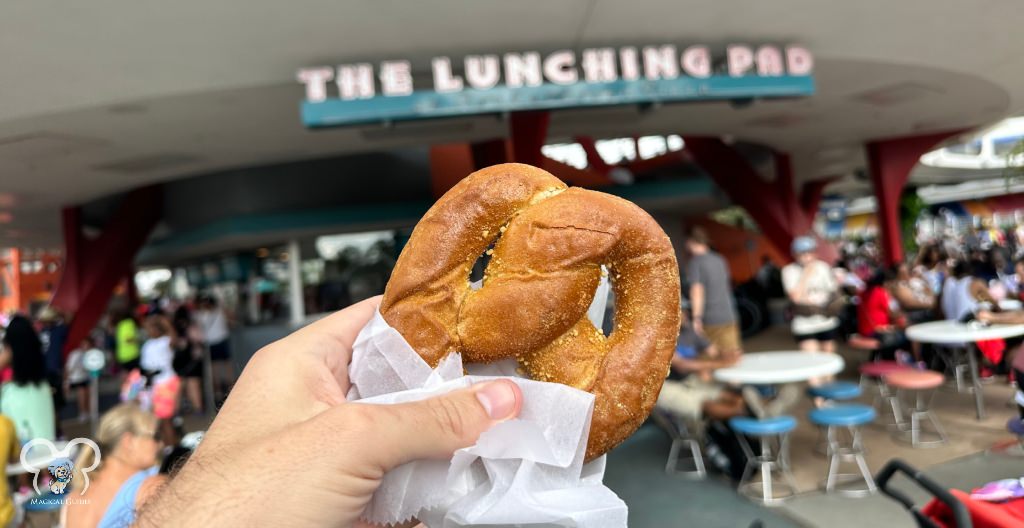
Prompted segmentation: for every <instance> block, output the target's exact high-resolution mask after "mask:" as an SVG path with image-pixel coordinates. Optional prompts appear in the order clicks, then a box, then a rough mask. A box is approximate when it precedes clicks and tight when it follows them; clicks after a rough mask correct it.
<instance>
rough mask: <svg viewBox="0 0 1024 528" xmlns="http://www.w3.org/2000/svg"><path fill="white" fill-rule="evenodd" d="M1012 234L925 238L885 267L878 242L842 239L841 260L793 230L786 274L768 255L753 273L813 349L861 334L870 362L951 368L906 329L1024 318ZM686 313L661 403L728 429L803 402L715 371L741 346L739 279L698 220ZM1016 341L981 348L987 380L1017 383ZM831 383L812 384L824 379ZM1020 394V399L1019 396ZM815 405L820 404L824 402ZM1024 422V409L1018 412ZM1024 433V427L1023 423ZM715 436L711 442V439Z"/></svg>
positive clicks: (690, 239)
mask: <svg viewBox="0 0 1024 528" xmlns="http://www.w3.org/2000/svg"><path fill="white" fill-rule="evenodd" d="M1016 234H1017V233H1016V231H1014V232H1013V233H1010V234H1005V233H1002V232H1000V231H998V230H993V229H979V230H972V231H969V232H967V233H964V234H962V235H960V236H945V237H943V238H942V239H941V240H937V241H931V242H926V243H924V244H923V245H922V246H921V247H920V249H919V250H918V251H916V252H915V253H914V254H913V255H911V257H910V258H908V259H906V260H904V261H902V262H898V263H896V264H894V265H887V264H886V263H885V262H884V261H883V259H882V257H881V255H880V252H879V251H878V250H877V247H876V246H874V245H873V244H871V243H866V244H845V245H843V246H841V253H840V255H839V258H838V259H837V260H836V261H835V263H833V264H830V263H828V262H826V261H825V260H822V259H821V258H819V256H818V254H819V246H818V242H817V240H816V239H815V238H813V237H809V236H802V237H797V238H796V239H795V240H794V241H793V243H792V246H791V256H792V262H791V263H789V264H787V265H786V266H784V267H782V268H781V269H778V268H777V267H775V265H774V264H773V263H771V262H770V261H767V260H766V263H765V265H764V266H763V267H762V269H761V270H760V271H759V272H758V274H757V276H756V277H755V280H757V281H759V282H763V283H764V284H762V287H763V289H764V290H765V291H770V290H771V289H772V287H771V284H770V283H771V282H772V280H773V278H774V280H776V281H778V282H779V283H780V284H779V286H780V287H779V288H778V289H779V290H781V292H782V293H783V294H784V296H785V299H786V301H787V302H786V310H785V311H786V318H787V319H788V321H789V328H790V331H791V333H792V336H793V340H794V342H795V344H796V345H797V348H799V349H800V350H802V351H805V352H807V353H833V352H835V351H836V346H837V343H838V342H842V341H845V340H847V339H851V338H854V337H861V338H867V339H868V341H869V342H871V343H876V346H875V347H874V350H873V351H872V353H871V357H870V358H867V359H870V360H875V359H888V360H895V361H898V362H900V363H904V364H906V365H907V366H911V367H914V368H918V369H935V370H940V371H941V370H944V369H946V367H947V365H945V363H944V362H945V361H948V360H949V358H948V356H943V355H942V354H940V353H938V352H939V351H937V350H935V349H933V348H931V347H928V346H924V347H922V346H920V345H918V344H917V343H912V342H910V341H909V340H908V339H907V337H906V335H905V333H904V330H905V329H906V328H907V327H908V326H910V325H913V324H917V323H922V322H927V321H933V320H953V321H960V322H968V321H972V320H977V321H979V322H980V323H981V324H986V323H1024V311H1021V310H1020V301H1022V300H1024V254H1022V251H1024V244H1022V243H1020V241H1018V237H1016V236H1015V235H1016ZM686 249H687V261H686V262H685V265H684V266H683V269H684V270H685V277H684V278H685V279H686V280H687V282H688V283H689V286H688V287H687V288H684V293H688V294H689V303H688V305H689V314H688V316H686V315H687V314H684V318H683V326H682V328H681V329H680V336H679V340H678V343H677V349H676V355H675V357H674V358H673V360H672V367H671V372H670V374H669V378H668V380H666V382H665V385H664V387H663V389H662V392H661V396H660V397H659V400H658V408H659V409H660V410H661V411H662V412H666V413H668V414H670V415H673V416H675V417H677V418H679V419H683V420H686V421H688V422H691V423H696V424H697V425H700V426H702V427H707V426H711V428H710V429H709V431H713V430H714V427H724V424H725V423H726V422H727V420H728V419H729V418H732V417H736V416H741V415H754V416H759V417H764V416H775V415H779V414H783V413H784V412H785V411H786V410H787V408H789V407H791V406H792V405H793V404H794V403H795V402H796V400H797V399H798V398H799V397H800V393H799V392H798V391H797V390H795V389H794V387H795V386H793V385H786V386H783V387H782V388H781V389H779V390H778V391H775V392H772V391H766V390H765V389H763V388H759V387H749V386H748V387H730V386H726V385H723V384H721V383H717V382H715V381H714V380H713V372H714V371H715V370H717V369H719V368H724V367H728V366H731V365H733V364H735V363H736V362H737V361H738V358H739V357H740V355H741V354H742V352H743V351H742V348H743V347H742V343H741V342H740V340H739V333H738V331H737V330H736V325H735V320H736V316H735V308H734V305H733V304H732V299H731V293H732V288H733V286H732V281H731V280H730V277H729V270H728V267H727V265H726V263H725V260H724V259H723V258H722V257H721V256H719V255H717V254H716V253H715V252H714V251H713V250H712V249H711V248H710V247H709V242H708V238H707V234H706V233H705V232H704V231H703V230H702V229H701V228H699V227H695V228H693V229H691V230H690V231H689V232H688V236H687V242H686ZM1019 345H1020V340H1019V339H1018V340H1013V339H1011V340H1007V341H1004V340H995V341H987V342H986V341H982V342H980V343H978V346H979V349H980V351H981V356H982V363H981V367H980V369H979V370H980V376H981V377H982V379H983V380H985V379H992V377H993V376H994V375H997V374H1006V375H1007V379H1008V380H1009V381H1010V382H1011V383H1013V382H1014V380H1016V379H1020V376H1022V375H1024V354H1015V353H1014V352H1016V349H1017V348H1018V347H1019ZM828 381H830V380H829V379H811V380H809V384H810V385H812V386H813V385H819V384H822V383H826V382H828ZM1021 399H1022V401H1024V398H1021ZM824 404H825V402H824V401H822V400H820V399H819V400H815V401H814V405H816V406H820V405H824ZM1021 417H1022V419H1024V407H1022V408H1021ZM1022 430H1024V425H1022ZM707 440H709V441H711V442H712V443H713V442H714V438H712V437H708V438H707Z"/></svg>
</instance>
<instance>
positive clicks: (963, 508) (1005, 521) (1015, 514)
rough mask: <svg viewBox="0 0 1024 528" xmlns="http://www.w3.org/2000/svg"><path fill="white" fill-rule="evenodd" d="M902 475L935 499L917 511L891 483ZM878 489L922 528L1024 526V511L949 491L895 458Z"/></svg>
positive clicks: (878, 478) (881, 476) (880, 478)
mask: <svg viewBox="0 0 1024 528" xmlns="http://www.w3.org/2000/svg"><path fill="white" fill-rule="evenodd" d="M896 473H903V474H904V475H906V477H907V478H908V479H910V481H911V482H914V483H915V484H917V485H918V486H919V487H921V488H922V489H924V490H925V491H927V492H928V493H929V494H931V496H932V497H933V498H932V500H931V501H930V502H929V503H928V504H926V505H925V506H924V507H923V508H920V509H918V508H917V507H916V506H914V501H912V500H911V499H910V498H909V497H907V496H906V495H905V494H903V493H902V492H900V491H899V490H897V489H895V488H893V487H892V485H891V483H890V480H891V479H892V477H893V475H895V474H896ZM875 481H876V482H877V484H878V489H879V490H881V491H882V493H884V494H885V495H887V496H889V497H890V498H892V499H894V500H895V501H896V502H899V503H900V504H901V505H902V506H903V507H904V508H906V510H907V511H909V512H910V513H911V515H913V516H914V519H915V520H916V521H917V524H918V526H920V527H921V528H1010V527H1017V526H1024V508H1022V507H1020V506H1016V505H1011V503H991V502H984V501H978V500H974V499H972V498H971V496H970V494H968V493H964V492H963V491H960V490H956V489H946V488H944V487H942V486H941V485H939V484H938V483H936V482H935V481H934V480H932V479H930V478H928V477H927V476H925V475H924V474H923V473H921V472H920V471H918V470H917V469H916V468H914V467H912V466H910V465H909V464H907V463H906V462H904V461H902V460H899V459H893V460H890V461H889V463H888V464H886V465H885V467H883V468H882V470H881V471H880V472H879V473H878V475H877V476H876V477H875Z"/></svg>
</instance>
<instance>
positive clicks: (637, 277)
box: [380, 163, 680, 461]
mask: <svg viewBox="0 0 1024 528" xmlns="http://www.w3.org/2000/svg"><path fill="white" fill-rule="evenodd" d="M495 239H497V242H496V244H495V246H494V248H493V252H492V255H491V261H490V263H489V264H488V266H487V269H486V270H485V272H484V281H483V287H482V288H480V289H479V290H472V289H470V286H469V280H468V278H469V274H470V270H471V269H472V267H473V265H474V263H475V262H476V261H477V259H478V258H479V257H480V255H481V254H482V253H484V251H486V250H487V248H488V247H489V246H490V244H491V243H492V242H494V241H495ZM601 265H604V266H605V267H606V268H607V269H608V270H609V271H608V273H609V275H610V278H611V283H612V288H613V291H614V292H615V299H616V300H615V304H616V307H615V326H614V329H613V331H612V333H611V334H610V335H609V336H607V337H605V336H604V334H603V333H602V332H601V331H600V330H599V329H597V328H595V327H594V326H593V324H591V322H590V320H589V319H588V318H587V308H588V307H589V306H590V303H591V300H592V299H593V296H594V290H595V289H596V288H597V286H598V283H599V282H600V280H601V273H602V271H601ZM679 298H680V286H679V268H678V264H677V263H676V258H675V252H674V251H673V249H672V243H671V241H670V240H669V238H668V236H667V235H666V234H665V232H664V231H663V230H662V229H661V227H660V226H659V225H658V224H657V222H655V221H654V219H653V218H651V217H650V215H648V214H647V213H646V212H645V211H643V210H642V209H640V208H639V207H637V206H636V205H634V204H633V203H631V202H629V201H626V200H623V199H621V198H618V197H616V196H612V195H609V194H605V193H601V192H596V191H591V190H586V189H581V188H576V187H573V188H567V187H566V185H565V184H564V183H563V182H562V181H561V180H559V179H557V178H555V177H554V176H552V175H551V174H549V173H547V172H545V171H543V170H541V169H538V168H535V167H531V166H529V165H522V164H517V163H507V164H502V165H495V166H493V167H488V168H485V169H482V170H479V171H477V172H474V173H473V174H471V175H469V176H468V177H466V178H465V179H463V180H462V181H461V182H459V183H458V184H457V185H455V186H454V187H452V189H451V190H449V191H448V192H447V193H446V194H445V195H444V196H442V197H441V198H440V199H439V200H438V201H437V203H435V204H434V206H433V207H431V208H430V210H429V211H427V213H426V214H425V215H424V216H423V218H422V219H421V220H420V222H419V223H418V224H417V225H416V228H415V229H414V230H413V233H412V236H411V238H410V239H409V242H408V244H407V245H406V246H405V248H404V249H403V250H402V254H401V255H400V256H399V258H398V262H397V263H396V265H395V268H394V271H393V272H392V275H391V279H390V280H389V281H388V285H387V288H386V289H385V292H384V299H383V301H382V303H381V306H380V312H381V315H382V316H383V317H384V320H385V321H387V322H388V324H390V325H391V326H392V327H394V328H395V329H396V330H398V331H399V333H401V334H402V336H403V337H405V339H406V341H408V342H409V344H410V345H411V346H412V347H413V348H414V349H415V350H416V351H417V353H419V354H420V356H422V357H423V359H424V360H426V361H427V363H429V364H430V365H431V366H436V365H437V364H438V363H439V362H440V361H441V359H442V358H444V357H445V356H446V355H448V354H449V353H452V352H459V353H461V354H462V355H463V360H464V361H465V362H467V363H473V362H492V361H498V360H501V359H506V358H516V359H517V360H518V361H519V364H520V366H521V367H522V369H523V370H524V371H525V372H526V373H527V374H528V375H529V377H530V378H532V379H535V380H541V381H551V382H558V383H563V384H565V385H569V386H572V387H575V388H578V389H581V390H585V391H588V392H591V393H593V394H594V396H595V402H594V413H593V418H592V421H591V426H590V438H589V441H588V443H587V452H586V460H588V461H589V460H592V459H594V458H596V457H598V456H600V455H602V454H604V453H606V452H607V451H609V450H611V449H612V448H613V447H615V446H617V445H618V444H619V443H621V442H622V441H623V440H625V439H626V438H627V437H629V435H631V434H633V432H634V431H636V429H637V428H638V427H639V426H640V424H641V423H643V421H644V419H645V418H646V417H647V415H648V414H650V412H651V408H652V407H653V406H654V403H655V401H656V400H657V398H658V393H659V392H660V390H661V385H662V382H663V381H664V379H665V374H666V372H668V368H669V362H670V361H671V358H672V354H673V352H674V349H675V343H676V337H677V336H678V333H679V323H680V304H679Z"/></svg>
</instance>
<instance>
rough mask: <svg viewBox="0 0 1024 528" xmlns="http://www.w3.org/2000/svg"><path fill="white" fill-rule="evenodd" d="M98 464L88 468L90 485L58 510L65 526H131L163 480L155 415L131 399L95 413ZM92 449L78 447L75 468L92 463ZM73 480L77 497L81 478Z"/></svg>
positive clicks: (72, 527) (77, 527) (108, 527)
mask: <svg viewBox="0 0 1024 528" xmlns="http://www.w3.org/2000/svg"><path fill="white" fill-rule="evenodd" d="M95 439H96V443H97V444H98V445H99V446H100V457H101V458H100V465H99V467H98V468H96V469H95V470H94V471H93V472H92V478H91V479H90V483H89V489H88V490H85V493H84V494H83V495H82V496H81V498H82V499H84V500H81V501H69V502H68V503H67V504H66V505H65V506H64V509H63V510H62V512H61V517H62V518H63V519H62V520H63V523H62V525H63V526H64V527H65V528H93V527H99V528H113V527H117V526H130V525H131V524H132V522H133V521H134V520H135V513H136V512H137V511H138V510H139V509H140V508H141V507H142V505H143V504H145V502H146V501H147V500H148V499H150V498H151V497H153V496H154V493H155V492H156V491H157V490H158V489H159V488H160V486H161V485H163V483H164V482H166V480H167V477H166V476H164V475H159V474H158V473H157V471H158V470H159V459H158V455H159V453H160V448H161V443H160V440H159V433H158V432H157V419H156V417H155V416H153V415H152V414H151V413H149V412H146V411H144V410H142V409H141V408H139V406H138V405H136V404H134V403H122V404H120V405H117V406H116V407H114V408H112V409H110V410H109V411H107V412H106V413H104V414H103V417H102V418H100V423H99V427H98V428H97V429H96V436H95ZM94 456H95V454H94V453H93V451H92V449H82V450H81V452H80V454H79V456H78V460H76V461H75V467H76V468H80V467H89V466H91V465H92V464H93V462H94V460H95V459H94ZM71 482H72V494H73V496H78V494H79V493H80V490H81V489H82V486H83V485H84V481H83V479H81V478H76V479H74V480H72V481H71Z"/></svg>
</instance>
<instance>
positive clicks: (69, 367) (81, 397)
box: [64, 337, 102, 422]
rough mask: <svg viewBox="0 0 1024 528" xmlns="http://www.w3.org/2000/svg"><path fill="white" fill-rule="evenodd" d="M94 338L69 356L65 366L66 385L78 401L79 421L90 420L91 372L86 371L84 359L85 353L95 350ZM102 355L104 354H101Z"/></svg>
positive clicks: (79, 346)
mask: <svg viewBox="0 0 1024 528" xmlns="http://www.w3.org/2000/svg"><path fill="white" fill-rule="evenodd" d="M94 348H95V347H94V346H93V342H92V338H91V337H86V338H84V339H82V342H81V343H79V344H78V347H77V348H75V349H74V350H72V351H71V353H70V354H68V362H67V364H66V365H65V366H64V376H65V377H64V385H65V387H66V388H67V390H68V392H71V391H74V394H75V399H76V400H77V401H78V421H79V422H85V421H86V420H88V419H89V410H90V403H91V398H90V397H89V371H88V370H86V369H85V364H84V363H83V361H82V359H83V358H84V357H85V353H86V352H88V351H90V350H92V349H94ZM101 353H102V352H101Z"/></svg>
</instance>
